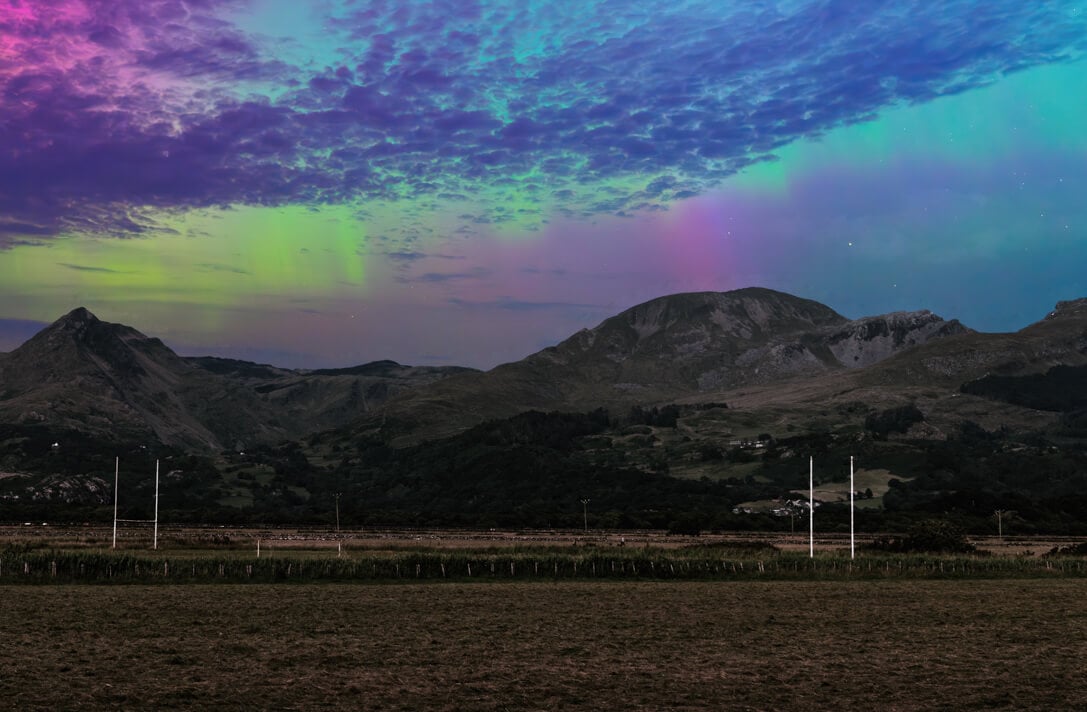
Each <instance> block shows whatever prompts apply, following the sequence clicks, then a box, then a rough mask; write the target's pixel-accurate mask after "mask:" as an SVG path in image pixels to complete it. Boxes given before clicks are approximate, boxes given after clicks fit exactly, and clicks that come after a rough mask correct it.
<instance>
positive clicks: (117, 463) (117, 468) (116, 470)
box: [113, 457, 121, 549]
mask: <svg viewBox="0 0 1087 712" xmlns="http://www.w3.org/2000/svg"><path fill="white" fill-rule="evenodd" d="M120 476H121V458H120V457H116V458H114V460H113V548H114V549H116V548H117V483H118V482H119V481H120Z"/></svg>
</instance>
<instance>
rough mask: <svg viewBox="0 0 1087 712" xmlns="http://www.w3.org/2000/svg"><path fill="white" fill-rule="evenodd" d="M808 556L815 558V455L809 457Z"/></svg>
mask: <svg viewBox="0 0 1087 712" xmlns="http://www.w3.org/2000/svg"><path fill="white" fill-rule="evenodd" d="M808 557H809V558H812V559H814V558H815V457H809V458H808Z"/></svg>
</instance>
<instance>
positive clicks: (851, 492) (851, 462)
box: [849, 455, 856, 559]
mask: <svg viewBox="0 0 1087 712" xmlns="http://www.w3.org/2000/svg"><path fill="white" fill-rule="evenodd" d="M854 489H856V488H855V487H854V486H853V456H852V455H850V456H849V558H851V559H852V558H854V555H853V552H854V546H853V543H854V541H853V490H854Z"/></svg>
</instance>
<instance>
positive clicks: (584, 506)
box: [581, 498, 591, 532]
mask: <svg viewBox="0 0 1087 712" xmlns="http://www.w3.org/2000/svg"><path fill="white" fill-rule="evenodd" d="M590 501H591V500H589V499H588V498H586V499H583V500H581V513H582V515H583V516H584V517H585V531H586V532H588V531H589V502H590Z"/></svg>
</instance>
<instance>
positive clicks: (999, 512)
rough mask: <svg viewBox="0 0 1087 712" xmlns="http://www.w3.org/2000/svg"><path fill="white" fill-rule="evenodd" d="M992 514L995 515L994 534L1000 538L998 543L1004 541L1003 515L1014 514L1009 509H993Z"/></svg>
mask: <svg viewBox="0 0 1087 712" xmlns="http://www.w3.org/2000/svg"><path fill="white" fill-rule="evenodd" d="M993 514H994V515H995V516H996V535H997V536H998V537H999V538H1000V543H1001V544H1003V543H1004V515H1005V514H1015V512H1013V511H1011V510H1010V509H995V510H993Z"/></svg>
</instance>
